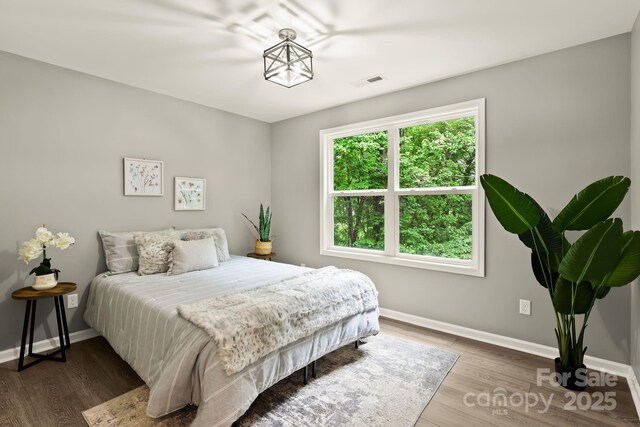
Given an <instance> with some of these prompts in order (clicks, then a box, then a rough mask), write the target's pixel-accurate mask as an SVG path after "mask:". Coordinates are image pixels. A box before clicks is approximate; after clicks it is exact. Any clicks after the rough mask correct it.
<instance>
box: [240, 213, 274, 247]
mask: <svg viewBox="0 0 640 427" xmlns="http://www.w3.org/2000/svg"><path fill="white" fill-rule="evenodd" d="M242 215H243V216H244V217H245V218H246V219H247V221H249V222H250V223H251V225H253V228H254V229H255V230H256V232H257V233H258V238H257V239H256V249H255V252H256V254H258V255H269V254H270V253H271V249H272V243H271V212H270V209H269V206H267V210H266V212H265V210H264V207H263V206H262V203H260V214H259V216H258V225H256V224H255V223H254V222H253V221H251V220H250V219H249V217H248V216H246V215H245V214H242Z"/></svg>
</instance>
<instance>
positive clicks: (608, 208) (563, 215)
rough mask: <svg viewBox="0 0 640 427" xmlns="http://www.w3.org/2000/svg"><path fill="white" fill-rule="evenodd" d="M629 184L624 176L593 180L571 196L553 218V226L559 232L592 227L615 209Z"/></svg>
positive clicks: (628, 180)
mask: <svg viewBox="0 0 640 427" xmlns="http://www.w3.org/2000/svg"><path fill="white" fill-rule="evenodd" d="M630 185H631V180H630V179H629V178H627V177H624V176H610V177H607V178H603V179H601V180H599V181H596V182H594V183H593V184H591V185H589V186H588V187H586V188H585V189H584V190H582V191H580V192H579V193H578V194H576V195H575V196H573V198H572V199H571V200H570V201H569V203H568V204H567V206H565V207H564V209H562V211H560V213H559V214H558V216H557V217H556V219H554V220H553V226H554V227H555V229H556V230H558V231H560V232H562V231H565V230H587V229H589V228H591V227H593V226H594V225H596V224H597V223H598V222H600V221H604V220H605V219H607V218H609V216H610V215H611V214H612V213H613V212H614V211H615V210H616V209H617V207H618V206H619V205H620V203H621V202H622V200H623V199H624V196H625V195H626V194H627V191H628V190H629V186H630Z"/></svg>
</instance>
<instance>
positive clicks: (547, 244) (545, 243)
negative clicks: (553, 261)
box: [518, 194, 562, 254]
mask: <svg viewBox="0 0 640 427" xmlns="http://www.w3.org/2000/svg"><path fill="white" fill-rule="evenodd" d="M525 196H527V197H528V198H529V199H531V201H532V202H533V203H535V205H536V206H537V207H538V212H539V214H540V221H539V222H538V225H536V226H535V227H533V228H532V229H531V230H528V231H525V232H524V233H521V234H518V238H519V239H520V241H521V242H522V243H524V244H525V245H526V246H527V247H528V248H529V249H531V250H532V251H538V252H541V253H545V254H552V253H555V252H559V251H560V250H561V249H562V235H561V234H560V233H558V232H557V231H556V230H555V229H554V228H553V225H552V224H551V219H549V215H547V213H546V212H545V211H544V210H543V209H542V207H540V205H538V203H537V202H536V201H535V200H533V199H532V198H531V197H530V196H529V195H527V194H525Z"/></svg>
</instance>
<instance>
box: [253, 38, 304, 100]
mask: <svg viewBox="0 0 640 427" xmlns="http://www.w3.org/2000/svg"><path fill="white" fill-rule="evenodd" d="M278 35H279V36H280V39H281V40H282V41H281V42H280V43H278V44H277V45H275V46H273V47H270V48H269V49H267V50H265V51H264V54H263V55H262V57H263V58H264V78H265V79H266V80H268V81H270V82H273V83H277V84H279V85H282V86H285V87H293V86H296V85H299V84H300V83H304V82H306V81H309V80H311V79H313V53H311V51H310V50H309V49H307V48H305V47H303V46H300V45H299V44H298V43H296V42H294V40H295V39H296V32H295V31H293V30H292V29H290V28H283V29H282V30H280V31H279V32H278Z"/></svg>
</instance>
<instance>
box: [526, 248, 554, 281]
mask: <svg viewBox="0 0 640 427" xmlns="http://www.w3.org/2000/svg"><path fill="white" fill-rule="evenodd" d="M531 269H532V270H533V275H534V276H535V278H536V280H537V281H538V283H540V284H541V285H542V286H544V287H545V288H547V287H549V286H551V288H552V289H553V284H554V283H556V281H557V280H558V276H559V275H558V273H555V272H554V271H553V270H549V268H548V266H547V264H546V259H545V257H544V256H542V257H540V256H539V255H538V253H537V252H536V251H532V252H531Z"/></svg>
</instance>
